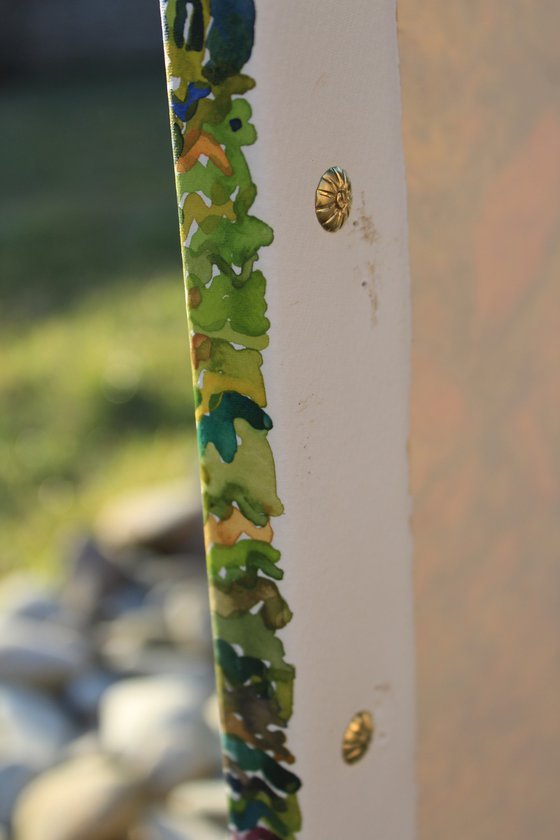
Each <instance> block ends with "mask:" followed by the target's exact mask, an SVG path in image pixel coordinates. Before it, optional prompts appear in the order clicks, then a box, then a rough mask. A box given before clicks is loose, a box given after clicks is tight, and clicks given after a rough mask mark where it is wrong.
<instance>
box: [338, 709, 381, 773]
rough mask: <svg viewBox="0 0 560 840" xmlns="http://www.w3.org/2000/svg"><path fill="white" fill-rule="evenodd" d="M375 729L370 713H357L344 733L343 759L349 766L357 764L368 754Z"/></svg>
mask: <svg viewBox="0 0 560 840" xmlns="http://www.w3.org/2000/svg"><path fill="white" fill-rule="evenodd" d="M374 731H375V727H374V725H373V717H372V716H371V714H370V713H369V712H357V714H355V715H354V717H353V718H352V720H351V721H350V723H349V724H348V726H347V727H346V732H345V733H344V738H343V741H342V757H343V759H344V761H345V762H346V763H347V764H355V763H356V762H357V761H359V760H360V759H361V758H363V757H364V755H365V754H366V753H367V751H368V749H369V747H370V744H371V742H372V740H373V733H374Z"/></svg>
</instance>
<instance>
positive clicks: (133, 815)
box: [13, 756, 145, 840]
mask: <svg viewBox="0 0 560 840" xmlns="http://www.w3.org/2000/svg"><path fill="white" fill-rule="evenodd" d="M144 802H145V796H144V794H143V792H142V789H141V787H140V785H139V784H138V782H137V781H136V780H134V779H131V778H129V777H127V776H125V775H124V774H123V772H122V771H121V770H120V769H119V768H118V767H116V766H114V765H112V764H111V763H110V762H109V761H107V759H105V758H103V757H101V756H87V757H82V758H76V759H73V760H70V761H67V762H65V763H64V764H61V765H59V766H58V767H56V768H54V769H52V770H49V771H47V772H46V773H44V774H43V775H41V776H38V777H37V778H36V779H35V780H34V781H33V782H31V783H30V784H29V786H28V787H26V788H25V789H24V790H23V792H22V793H21V794H20V796H19V798H18V800H17V802H16V806H15V810H14V816H13V835H14V838H15V840H117V838H121V837H125V836H126V834H127V832H128V830H129V828H130V827H131V826H132V825H133V824H134V823H135V822H136V820H137V819H138V817H139V815H140V813H141V810H142V807H143V805H144Z"/></svg>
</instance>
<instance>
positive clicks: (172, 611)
mask: <svg viewBox="0 0 560 840" xmlns="http://www.w3.org/2000/svg"><path fill="white" fill-rule="evenodd" d="M164 616H165V621H166V626H167V632H168V634H169V638H170V639H171V640H172V641H173V642H174V643H175V644H178V645H182V646H185V647H188V648H193V649H196V650H205V651H208V652H209V653H210V652H211V650H212V633H211V626H210V604H209V600H208V583H207V581H206V580H205V579H201V580H198V581H195V580H191V581H187V582H186V583H179V584H175V586H170V587H169V590H168V592H167V595H166V598H165V602H164Z"/></svg>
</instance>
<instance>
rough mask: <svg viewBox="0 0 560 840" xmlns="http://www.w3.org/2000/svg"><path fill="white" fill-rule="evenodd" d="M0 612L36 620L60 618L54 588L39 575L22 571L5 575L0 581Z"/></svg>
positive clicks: (58, 604)
mask: <svg viewBox="0 0 560 840" xmlns="http://www.w3.org/2000/svg"><path fill="white" fill-rule="evenodd" d="M0 612H1V613H4V614H6V615H8V616H19V617H21V618H31V619H36V620H37V621H44V620H45V619H55V620H56V619H58V618H60V619H62V616H61V615H60V613H61V609H60V603H59V599H58V595H57V593H56V592H55V591H54V589H53V588H52V587H50V586H48V585H47V584H46V583H44V582H43V581H42V580H41V579H40V578H39V577H36V576H35V575H30V574H24V573H22V572H15V573H13V574H11V575H7V576H6V577H4V578H2V580H1V581H0Z"/></svg>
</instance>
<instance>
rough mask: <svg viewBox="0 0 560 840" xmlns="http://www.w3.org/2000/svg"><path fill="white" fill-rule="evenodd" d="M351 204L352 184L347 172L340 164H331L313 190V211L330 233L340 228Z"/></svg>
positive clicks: (348, 213)
mask: <svg viewBox="0 0 560 840" xmlns="http://www.w3.org/2000/svg"><path fill="white" fill-rule="evenodd" d="M351 206H352V186H351V184H350V179H349V178H348V173H347V172H345V170H344V169H341V168H340V166H331V167H330V169H327V171H326V172H325V173H324V175H323V176H322V178H321V180H320V181H319V184H318V186H317V190H316V191H315V213H316V214H317V219H318V220H319V224H320V225H321V227H323V228H324V229H325V230H328V231H329V232H330V233H334V232H335V231H337V230H340V228H341V227H342V225H343V224H344V222H345V221H346V219H347V218H348V216H349V215H350V208H351Z"/></svg>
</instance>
